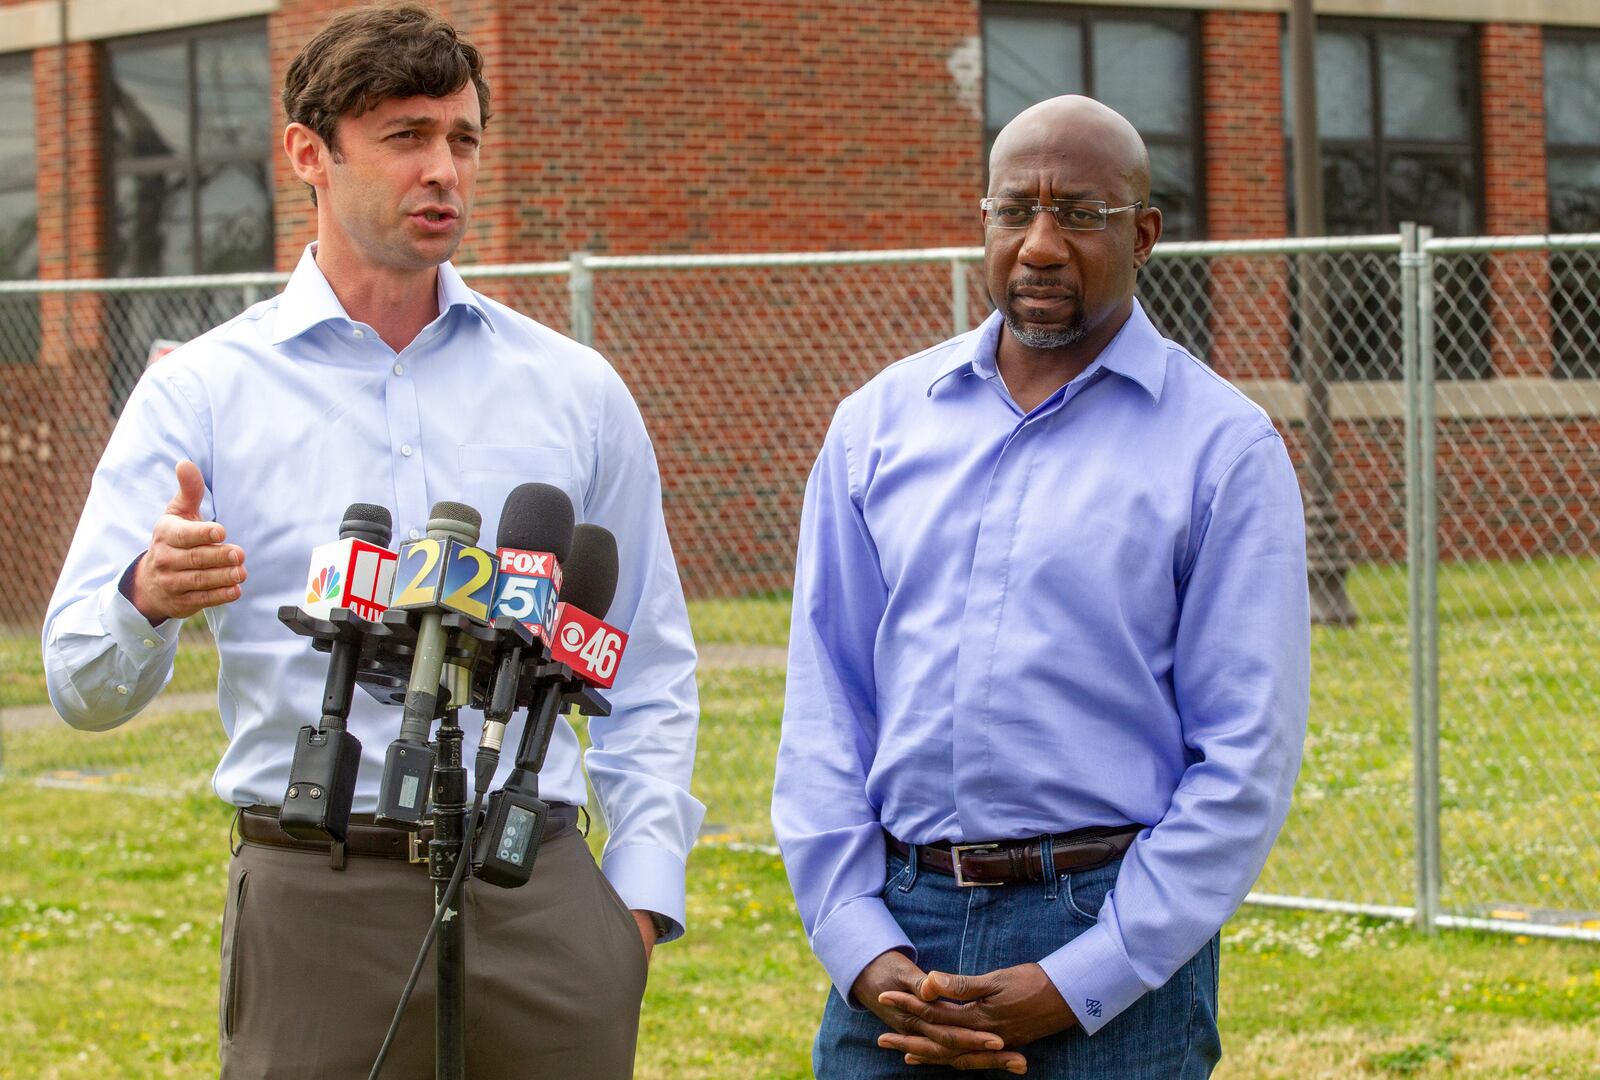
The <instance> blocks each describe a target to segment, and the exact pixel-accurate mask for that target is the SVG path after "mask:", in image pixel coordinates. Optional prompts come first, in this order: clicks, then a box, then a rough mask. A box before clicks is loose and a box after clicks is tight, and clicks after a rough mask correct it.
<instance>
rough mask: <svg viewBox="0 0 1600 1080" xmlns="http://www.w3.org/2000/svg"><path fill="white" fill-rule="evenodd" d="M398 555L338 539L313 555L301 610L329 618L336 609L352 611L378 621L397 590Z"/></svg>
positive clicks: (321, 547) (315, 550)
mask: <svg viewBox="0 0 1600 1080" xmlns="http://www.w3.org/2000/svg"><path fill="white" fill-rule="evenodd" d="M394 569H395V553H394V552H392V551H389V550H387V549H385V548H381V547H378V546H376V545H374V544H369V543H367V542H366V541H365V540H355V539H349V540H335V541H333V542H332V543H327V544H320V545H318V546H317V547H316V548H314V549H312V552H311V569H310V571H308V572H307V574H306V595H305V600H304V601H302V602H301V604H300V608H301V610H302V611H304V612H305V613H306V614H307V615H312V616H314V617H316V618H319V619H326V618H327V617H328V616H329V615H330V614H332V613H333V610H334V608H349V609H350V610H351V611H353V612H355V613H356V614H357V615H359V616H361V617H362V618H363V619H370V620H375V619H377V618H378V616H380V615H382V614H383V612H384V609H385V608H387V607H388V606H389V591H390V590H391V589H392V588H393V587H394Z"/></svg>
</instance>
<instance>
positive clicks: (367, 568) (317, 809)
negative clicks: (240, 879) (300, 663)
mask: <svg viewBox="0 0 1600 1080" xmlns="http://www.w3.org/2000/svg"><path fill="white" fill-rule="evenodd" d="M390 526H391V519H390V517H389V511H388V510H386V509H385V508H384V507H381V506H374V505H373V504H371V503H352V504H351V506H350V508H349V509H347V510H346V511H345V512H344V521H343V523H342V524H340V526H339V539H338V540H336V541H334V542H333V543H331V544H322V545H320V546H318V547H317V548H315V549H314V550H313V551H312V553H311V570H310V573H309V574H308V581H307V585H306V600H305V604H304V605H303V607H302V610H304V611H305V612H306V613H307V614H308V615H312V616H315V617H318V618H323V619H329V618H330V617H331V616H332V614H333V612H334V610H335V609H338V608H344V609H346V610H349V611H352V612H354V613H355V614H357V615H359V616H361V617H362V618H364V619H375V618H377V617H378V615H379V614H381V613H382V612H383V605H384V604H386V603H387V602H388V600H389V589H390V586H391V584H392V582H393V580H394V568H395V561H396V556H395V553H394V552H392V551H389V550H387V549H388V546H389V536H390ZM338 625H339V628H340V630H341V631H347V632H342V633H341V634H340V636H338V637H337V638H334V639H333V640H332V641H331V642H330V648H329V650H328V653H329V656H328V678H327V682H326V683H325V684H324V687H323V692H322V721H321V724H320V725H319V726H318V727H313V726H312V725H310V724H307V725H306V726H304V727H302V728H301V729H300V735H299V737H298V738H297V739H296V740H295V745H294V759H293V760H292V761H291V763H290V765H289V786H288V789H287V790H286V791H285V792H284V797H283V804H282V806H281V807H280V808H279V811H278V824H279V825H281V826H282V827H283V830H284V832H287V833H288V834H289V835H290V836H294V837H297V838H298V839H301V840H333V841H336V842H337V841H342V840H343V839H344V838H345V836H346V834H347V833H348V832H349V827H350V804H351V801H352V800H353V799H354V797H355V790H356V771H357V770H358V769H359V768H360V766H361V742H360V740H358V739H357V738H356V737H355V736H354V735H352V734H351V733H350V732H349V731H348V730H347V729H346V727H345V722H346V720H348V719H349V716H350V698H351V695H352V694H353V693H354V691H355V682H356V672H357V666H358V663H359V661H360V659H361V634H360V632H359V631H357V630H354V629H353V628H351V627H350V624H349V622H347V621H342V622H340V623H339V624H338Z"/></svg>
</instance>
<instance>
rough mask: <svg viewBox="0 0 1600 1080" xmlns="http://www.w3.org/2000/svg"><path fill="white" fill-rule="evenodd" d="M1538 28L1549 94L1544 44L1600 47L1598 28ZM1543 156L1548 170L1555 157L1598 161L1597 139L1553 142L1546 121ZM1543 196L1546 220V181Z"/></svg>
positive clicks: (1599, 147)
mask: <svg viewBox="0 0 1600 1080" xmlns="http://www.w3.org/2000/svg"><path fill="white" fill-rule="evenodd" d="M1540 30H1541V31H1543V33H1542V36H1541V39H1540V43H1539V56H1540V71H1539V80H1540V85H1541V87H1542V88H1543V92H1544V93H1545V94H1546V95H1548V94H1549V92H1550V91H1549V81H1548V79H1547V78H1546V76H1547V74H1548V70H1549V69H1548V67H1547V61H1546V60H1545V59H1544V56H1545V48H1544V46H1545V44H1546V43H1548V42H1549V41H1551V40H1557V41H1574V42H1579V43H1581V44H1584V45H1593V46H1594V47H1596V48H1597V49H1600V29H1592V28H1588V27H1578V26H1543V27H1540ZM1540 104H1541V106H1542V105H1543V104H1544V102H1542V101H1541V102H1540ZM1548 114H1549V110H1548V108H1546V116H1548ZM1544 157H1545V162H1546V170H1547V173H1548V166H1549V162H1550V161H1551V160H1552V159H1554V158H1556V157H1562V158H1568V159H1590V160H1595V161H1600V139H1597V140H1596V141H1594V142H1592V143H1562V142H1555V141H1553V140H1552V139H1551V138H1550V128H1549V125H1548V124H1546V126H1545V135H1544ZM1544 197H1545V215H1546V220H1549V218H1550V216H1551V215H1552V214H1553V213H1554V211H1555V206H1554V205H1552V203H1551V202H1550V185H1549V184H1548V183H1546V184H1545V196H1544ZM1550 224H1551V225H1552V226H1553V225H1554V224H1555V223H1554V222H1553V221H1551V222H1550ZM1551 231H1552V232H1554V231H1555V230H1554V229H1553V228H1552V229H1551Z"/></svg>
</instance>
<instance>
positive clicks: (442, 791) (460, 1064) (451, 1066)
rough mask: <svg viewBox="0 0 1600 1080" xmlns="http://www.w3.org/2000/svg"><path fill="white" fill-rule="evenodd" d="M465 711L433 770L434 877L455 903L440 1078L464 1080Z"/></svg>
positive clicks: (443, 730)
mask: <svg viewBox="0 0 1600 1080" xmlns="http://www.w3.org/2000/svg"><path fill="white" fill-rule="evenodd" d="M460 712H461V710H460V708H459V707H458V706H457V705H456V704H455V696H454V695H451V704H450V705H449V706H448V707H447V708H446V709H445V710H444V716H443V717H442V718H441V719H440V722H439V736H438V743H439V751H438V752H439V757H438V764H437V765H436V766H435V767H434V770H433V839H432V840H431V841H430V842H429V843H428V877H429V879H430V880H431V881H432V882H433V902H434V906H435V907H437V906H439V905H441V904H444V903H446V902H449V903H450V904H453V905H454V908H453V910H450V911H447V912H445V917H444V923H443V924H442V925H441V926H440V927H439V940H438V941H437V942H436V943H435V948H436V950H437V951H436V953H435V961H436V963H437V967H438V984H439V985H438V997H437V999H436V1001H435V1003H434V1024H435V1027H434V1031H435V1036H434V1048H435V1063H436V1071H435V1075H436V1076H437V1077H438V1080H464V1078H465V1077H466V1072H467V1064H466V1063H467V1050H466V1041H465V1038H466V1011H467V1001H466V997H467V957H466V912H465V911H464V910H463V909H464V907H465V905H464V904H463V903H462V899H461V896H459V895H457V896H454V897H450V896H448V893H449V890H450V882H451V880H452V879H453V878H454V877H455V872H456V862H457V861H458V860H460V859H461V858H462V855H463V851H462V848H463V845H464V843H465V838H466V827H467V770H466V768H465V766H463V765H462V763H461V724H460Z"/></svg>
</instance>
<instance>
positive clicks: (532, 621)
mask: <svg viewBox="0 0 1600 1080" xmlns="http://www.w3.org/2000/svg"><path fill="white" fill-rule="evenodd" d="M495 558H496V563H497V565H498V567H499V574H498V575H497V576H496V578H495V586H494V606H493V610H492V613H491V614H492V617H496V618H497V617H499V616H501V615H509V616H511V617H512V618H513V619H516V620H517V621H518V622H519V623H521V624H522V625H523V626H526V627H527V628H528V629H529V631H531V632H532V633H533V636H534V637H536V638H538V639H539V640H540V641H543V642H544V643H545V644H546V645H548V644H549V643H550V630H551V627H552V625H553V620H554V616H555V610H556V594H557V593H558V592H560V590H561V566H560V564H558V563H557V562H556V557H555V556H554V555H552V554H550V553H549V552H548V551H520V550H518V549H516V548H501V549H500V550H499V551H498V552H496V553H495Z"/></svg>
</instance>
